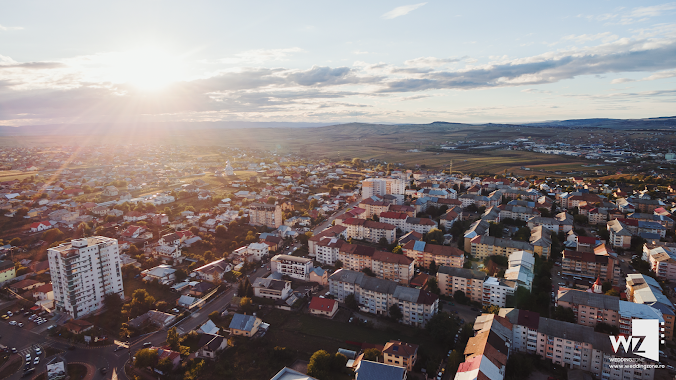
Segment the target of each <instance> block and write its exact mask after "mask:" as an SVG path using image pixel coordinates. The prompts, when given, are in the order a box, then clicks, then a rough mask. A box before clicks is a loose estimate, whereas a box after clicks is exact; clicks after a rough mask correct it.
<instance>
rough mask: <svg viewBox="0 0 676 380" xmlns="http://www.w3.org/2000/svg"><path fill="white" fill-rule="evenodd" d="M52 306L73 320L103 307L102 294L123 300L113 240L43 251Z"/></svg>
mask: <svg viewBox="0 0 676 380" xmlns="http://www.w3.org/2000/svg"><path fill="white" fill-rule="evenodd" d="M47 256H48V260H49V271H50V273H51V276H52V285H53V290H54V303H55V307H56V308H57V309H58V310H61V311H64V312H66V313H68V314H69V315H70V317H71V318H73V319H78V318H81V317H83V316H86V315H88V314H91V313H92V312H94V311H96V310H99V309H100V308H102V307H103V298H104V296H105V295H106V294H117V295H118V296H120V298H122V299H124V287H123V284H122V268H121V266H122V265H121V263H120V251H119V247H118V245H117V240H116V239H112V238H108V237H105V236H92V237H88V238H82V239H74V240H72V241H71V242H70V243H64V244H61V245H59V246H56V247H54V248H49V249H48V250H47Z"/></svg>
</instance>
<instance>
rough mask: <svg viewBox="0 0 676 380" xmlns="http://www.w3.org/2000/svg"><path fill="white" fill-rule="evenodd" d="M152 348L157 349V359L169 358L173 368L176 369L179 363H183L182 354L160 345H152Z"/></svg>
mask: <svg viewBox="0 0 676 380" xmlns="http://www.w3.org/2000/svg"><path fill="white" fill-rule="evenodd" d="M151 350H157V360H158V361H159V360H164V359H169V361H171V364H172V366H173V367H172V370H175V369H176V368H178V366H179V365H181V354H180V353H178V352H176V351H172V350H165V349H164V348H158V347H152V348H151Z"/></svg>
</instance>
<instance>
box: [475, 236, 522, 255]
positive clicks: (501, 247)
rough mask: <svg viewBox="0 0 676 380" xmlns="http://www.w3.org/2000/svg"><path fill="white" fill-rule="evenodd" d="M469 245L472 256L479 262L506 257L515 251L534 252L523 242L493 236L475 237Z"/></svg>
mask: <svg viewBox="0 0 676 380" xmlns="http://www.w3.org/2000/svg"><path fill="white" fill-rule="evenodd" d="M470 243H471V253H472V255H473V256H474V257H476V258H478V259H481V260H483V259H485V258H486V257H489V256H493V255H497V256H505V257H508V256H509V255H511V254H512V253H514V252H516V251H527V252H529V253H533V251H534V247H533V246H532V245H531V244H529V243H527V242H525V241H518V240H511V239H503V238H497V237H495V236H477V237H475V238H473V239H472V240H471V241H470Z"/></svg>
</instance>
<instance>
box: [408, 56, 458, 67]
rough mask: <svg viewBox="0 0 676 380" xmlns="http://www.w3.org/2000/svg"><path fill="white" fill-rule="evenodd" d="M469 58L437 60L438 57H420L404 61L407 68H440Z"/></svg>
mask: <svg viewBox="0 0 676 380" xmlns="http://www.w3.org/2000/svg"><path fill="white" fill-rule="evenodd" d="M465 58H467V57H462V58H436V57H419V58H415V59H409V60H407V61H404V64H405V65H406V66H412V67H439V66H443V65H446V64H449V63H455V62H459V61H461V60H463V59H465Z"/></svg>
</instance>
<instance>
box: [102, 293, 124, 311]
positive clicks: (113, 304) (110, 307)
mask: <svg viewBox="0 0 676 380" xmlns="http://www.w3.org/2000/svg"><path fill="white" fill-rule="evenodd" d="M123 304H124V302H123V301H122V298H120V296H119V295H117V294H115V293H108V294H106V295H105V296H103V305H105V307H106V309H107V311H108V313H111V314H113V315H114V314H117V315H119V314H120V310H121V309H122V305H123Z"/></svg>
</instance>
